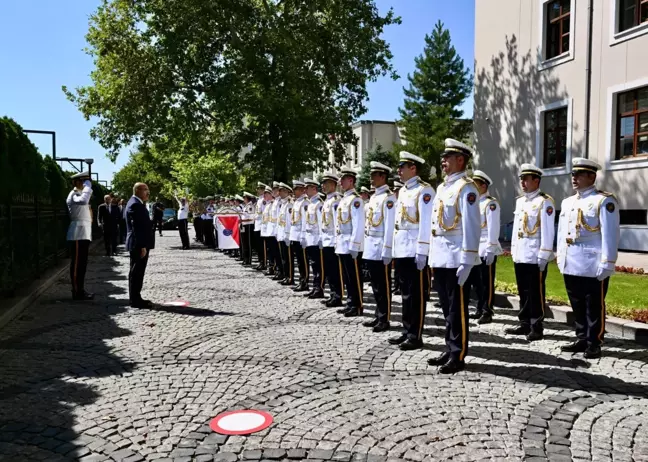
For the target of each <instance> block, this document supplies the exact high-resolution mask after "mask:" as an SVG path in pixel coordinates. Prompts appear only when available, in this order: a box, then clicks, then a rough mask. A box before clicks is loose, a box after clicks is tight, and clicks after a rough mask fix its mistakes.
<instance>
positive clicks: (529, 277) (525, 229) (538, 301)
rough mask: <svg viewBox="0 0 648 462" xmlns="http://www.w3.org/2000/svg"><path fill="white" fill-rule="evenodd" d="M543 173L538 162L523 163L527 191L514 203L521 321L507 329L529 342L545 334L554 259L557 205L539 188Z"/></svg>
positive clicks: (513, 245) (514, 249)
mask: <svg viewBox="0 0 648 462" xmlns="http://www.w3.org/2000/svg"><path fill="white" fill-rule="evenodd" d="M542 173H543V172H542V169H540V168H538V167H536V166H535V165H532V164H522V166H521V170H520V185H521V186H522V191H523V192H524V194H523V195H522V196H520V197H518V199H517V202H516V203H515V218H514V220H513V239H512V240H511V255H512V257H513V263H514V266H515V278H516V280H517V286H518V294H519V296H520V312H519V314H518V319H519V320H520V325H519V326H518V327H513V328H508V329H506V331H505V332H506V333H507V334H512V335H526V338H527V340H528V341H529V342H533V341H536V340H541V339H542V338H543V334H544V327H543V323H542V322H543V320H544V317H545V293H546V290H545V281H546V279H547V264H548V263H549V262H550V261H551V260H553V259H554V252H553V243H554V237H555V235H556V230H555V228H554V224H555V221H556V213H555V212H556V206H555V204H554V200H553V199H552V197H551V196H549V195H548V194H545V193H543V192H542V191H540V181H541V179H542Z"/></svg>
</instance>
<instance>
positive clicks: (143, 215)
mask: <svg viewBox="0 0 648 462" xmlns="http://www.w3.org/2000/svg"><path fill="white" fill-rule="evenodd" d="M148 198H149V188H148V186H146V184H144V183H135V186H133V197H131V198H130V200H129V201H128V204H127V205H126V210H125V211H124V215H125V217H126V226H127V228H128V234H127V236H126V249H127V250H128V251H129V252H130V272H129V273H128V295H129V298H130V306H131V307H133V308H151V307H152V306H153V303H152V302H150V301H148V300H144V299H143V298H142V286H143V284H144V273H145V272H146V265H147V264H148V259H149V253H150V251H151V250H152V249H153V248H155V233H154V232H153V233H152V232H151V229H152V225H151V219H150V218H149V213H148V210H147V209H146V205H145V203H146V201H147V200H148Z"/></svg>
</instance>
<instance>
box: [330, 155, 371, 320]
mask: <svg viewBox="0 0 648 462" xmlns="http://www.w3.org/2000/svg"><path fill="white" fill-rule="evenodd" d="M340 173H341V175H342V176H341V178H340V185H341V186H342V190H343V191H344V194H343V196H342V199H340V203H339V205H338V208H337V215H336V221H335V233H336V235H337V237H336V240H335V253H337V254H338V256H339V257H340V261H341V262H342V276H343V278H344V285H345V287H346V290H347V302H346V308H345V309H342V310H338V312H340V313H343V314H344V316H345V317H353V316H360V315H362V302H363V300H362V282H361V281H360V268H359V267H358V256H360V258H362V255H361V253H362V245H363V237H364V219H365V215H364V202H363V201H362V198H361V197H360V196H359V195H358V193H357V192H356V190H355V182H356V175H357V172H356V171H355V170H352V169H349V168H344V169H342V171H341V172H340Z"/></svg>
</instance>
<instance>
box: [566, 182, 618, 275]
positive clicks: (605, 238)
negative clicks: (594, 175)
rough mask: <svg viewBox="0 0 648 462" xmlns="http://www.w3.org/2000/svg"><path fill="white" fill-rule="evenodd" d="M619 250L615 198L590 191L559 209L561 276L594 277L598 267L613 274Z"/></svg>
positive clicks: (570, 200)
mask: <svg viewBox="0 0 648 462" xmlns="http://www.w3.org/2000/svg"><path fill="white" fill-rule="evenodd" d="M618 248H619V206H618V203H617V200H616V198H615V197H614V196H613V195H612V194H610V193H607V192H605V191H599V190H597V189H596V188H595V187H591V188H589V189H587V190H585V191H583V192H580V193H577V194H575V195H573V196H571V197H568V198H567V199H565V200H564V201H563V202H562V205H561V207H560V220H559V222H558V268H559V269H560V272H561V273H563V274H570V275H572V276H583V277H591V278H593V277H596V270H597V269H598V268H599V266H601V267H604V268H605V269H607V270H611V271H614V268H615V263H616V260H617V253H618Z"/></svg>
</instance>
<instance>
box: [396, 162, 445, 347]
mask: <svg viewBox="0 0 648 462" xmlns="http://www.w3.org/2000/svg"><path fill="white" fill-rule="evenodd" d="M424 163H425V160H424V159H422V158H421V157H418V156H415V155H414V154H410V153H409V152H406V151H401V153H400V160H399V164H398V175H399V177H400V179H401V181H403V183H404V186H403V187H402V188H401V189H400V191H399V194H398V202H397V203H396V214H395V215H396V216H395V218H394V229H395V231H394V243H393V257H394V262H395V271H396V273H397V274H398V279H399V281H398V282H399V286H400V290H401V293H402V295H403V303H402V312H403V333H402V334H401V335H400V336H398V337H393V338H390V339H389V343H391V344H392V345H400V348H401V349H402V350H415V349H418V348H421V347H422V346H423V340H422V336H423V322H424V320H425V311H426V303H425V295H424V291H425V282H424V278H426V277H427V274H428V271H427V269H426V266H427V260H428V254H429V252H430V226H431V217H432V201H433V200H434V189H433V188H432V186H430V185H429V184H428V183H426V182H424V181H422V180H421V178H420V177H419V172H420V171H421V168H422V167H423V164H424Z"/></svg>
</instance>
